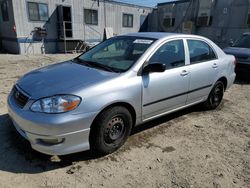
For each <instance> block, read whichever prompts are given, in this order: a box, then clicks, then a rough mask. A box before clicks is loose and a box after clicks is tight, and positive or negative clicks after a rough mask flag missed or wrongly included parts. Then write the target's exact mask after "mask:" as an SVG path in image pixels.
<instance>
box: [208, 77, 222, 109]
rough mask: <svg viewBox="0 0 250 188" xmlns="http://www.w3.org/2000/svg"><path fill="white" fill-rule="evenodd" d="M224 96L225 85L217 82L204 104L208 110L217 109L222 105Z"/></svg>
mask: <svg viewBox="0 0 250 188" xmlns="http://www.w3.org/2000/svg"><path fill="white" fill-rule="evenodd" d="M223 95H224V84H223V82H222V81H217V82H216V83H215V85H214V87H213V89H212V90H211V92H210V94H209V96H208V98H207V100H206V101H205V103H204V106H205V108H206V109H208V110H213V109H216V108H217V107H218V106H219V105H220V104H221V101H222V99H223Z"/></svg>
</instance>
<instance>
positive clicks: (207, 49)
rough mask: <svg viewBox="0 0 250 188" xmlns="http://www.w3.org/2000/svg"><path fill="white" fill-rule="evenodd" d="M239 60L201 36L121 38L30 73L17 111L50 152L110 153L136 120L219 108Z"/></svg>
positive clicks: (18, 120)
mask: <svg viewBox="0 0 250 188" xmlns="http://www.w3.org/2000/svg"><path fill="white" fill-rule="evenodd" d="M234 63H235V58H234V56H231V55H226V54H225V53H224V52H223V51H222V50H221V49H220V48H219V47H218V46H217V45H216V44H214V43H213V42H212V41H211V40H209V39H207V38H204V37H201V36H195V35H181V34H171V33H132V34H127V35H122V36H117V37H113V38H111V39H108V40H106V41H104V42H102V43H100V44H98V45H97V46H95V47H94V48H92V49H90V50H89V51H87V52H85V53H83V54H82V55H80V56H79V57H77V58H75V59H73V60H70V61H66V62H63V63H59V64H55V65H51V66H48V67H44V68H41V69H38V70H35V71H32V72H30V73H28V74H26V75H24V76H23V77H22V78H21V79H20V80H19V81H18V82H17V83H16V85H15V86H14V87H13V89H12V91H11V93H10V94H9V97H8V109H9V115H10V117H11V119H12V121H13V124H14V126H15V127H16V129H17V131H18V132H19V133H20V134H21V135H22V136H23V137H25V138H26V139H28V140H29V141H30V143H31V146H32V148H34V149H35V150H37V151H40V152H42V153H46V154H51V155H55V154H56V155H64V154H69V153H74V152H79V151H84V150H88V149H91V150H93V151H95V152H97V153H100V154H108V153H111V152H114V151H115V150H117V149H118V148H119V147H121V146H122V145H123V144H124V142H125V141H126V139H127V138H128V136H129V135H130V133H131V130H132V129H133V127H134V126H137V125H139V124H142V123H144V122H147V121H149V120H152V119H155V118H158V117H160V116H163V115H166V114H169V113H171V112H174V111H177V110H180V109H183V108H187V107H189V106H192V105H195V104H198V103H203V104H204V106H205V107H206V108H207V109H215V108H217V107H218V106H219V105H220V103H221V101H222V98H223V94H224V91H225V90H226V89H228V88H229V87H230V86H231V85H232V84H233V82H234V79H235V72H234V68H235V64H234Z"/></svg>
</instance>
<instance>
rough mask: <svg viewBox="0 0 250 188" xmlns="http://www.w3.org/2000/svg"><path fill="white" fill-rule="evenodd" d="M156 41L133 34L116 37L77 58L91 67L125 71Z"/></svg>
mask: <svg viewBox="0 0 250 188" xmlns="http://www.w3.org/2000/svg"><path fill="white" fill-rule="evenodd" d="M154 41H155V39H147V38H138V37H132V36H124V37H115V38H111V39H109V40H106V41H104V42H102V43H101V44H99V45H97V46H96V47H94V48H93V49H91V50H90V51H88V52H86V53H84V54H83V55H81V56H80V57H79V58H77V59H76V60H78V61H80V62H82V63H84V64H85V65H87V66H90V67H91V66H94V67H99V68H100V67H102V68H104V67H106V69H110V70H113V71H117V72H125V71H127V70H128V69H129V68H130V67H131V66H133V65H134V63H135V62H136V61H137V60H138V59H139V58H140V57H141V56H142V54H143V53H144V52H145V51H146V50H147V49H148V48H149V47H150V46H151V45H152V43H153V42H154Z"/></svg>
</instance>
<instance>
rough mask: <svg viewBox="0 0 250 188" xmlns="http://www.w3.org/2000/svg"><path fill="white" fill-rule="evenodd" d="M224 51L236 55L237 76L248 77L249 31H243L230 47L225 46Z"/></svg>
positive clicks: (249, 55)
mask: <svg viewBox="0 0 250 188" xmlns="http://www.w3.org/2000/svg"><path fill="white" fill-rule="evenodd" d="M224 52H225V53H227V54H231V55H234V56H235V57H236V59H237V65H236V68H235V72H236V74H237V76H239V77H243V76H244V77H248V78H250V33H244V34H243V35H242V36H241V37H240V39H239V40H237V41H236V42H235V43H233V44H232V46H231V47H227V48H225V49H224Z"/></svg>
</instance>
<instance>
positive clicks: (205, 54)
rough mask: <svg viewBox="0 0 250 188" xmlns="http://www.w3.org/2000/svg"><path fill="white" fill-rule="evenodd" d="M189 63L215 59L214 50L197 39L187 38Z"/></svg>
mask: <svg viewBox="0 0 250 188" xmlns="http://www.w3.org/2000/svg"><path fill="white" fill-rule="evenodd" d="M187 42H188V48H189V55H190V64H196V63H200V62H204V61H210V60H213V59H216V55H215V53H214V50H213V49H212V48H211V47H210V46H209V45H208V44H207V43H205V42H203V41H199V40H188V41H187Z"/></svg>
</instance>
